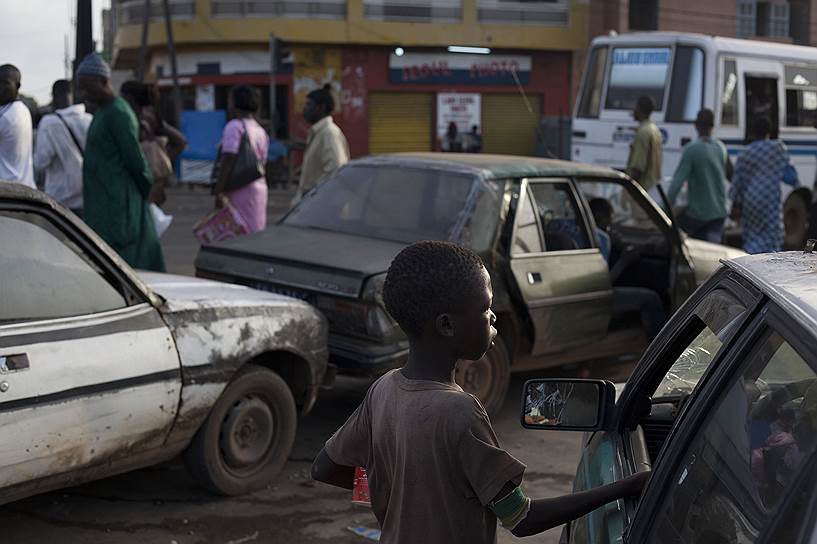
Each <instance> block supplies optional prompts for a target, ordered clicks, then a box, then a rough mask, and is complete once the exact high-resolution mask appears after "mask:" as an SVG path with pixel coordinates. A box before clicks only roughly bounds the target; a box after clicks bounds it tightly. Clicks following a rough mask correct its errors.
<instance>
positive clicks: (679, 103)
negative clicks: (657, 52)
mask: <svg viewBox="0 0 817 544" xmlns="http://www.w3.org/2000/svg"><path fill="white" fill-rule="evenodd" d="M703 94H704V52H703V51H701V50H700V49H698V48H697V47H686V46H679V47H677V48H676V49H675V62H674V63H673V65H672V83H671V84H670V91H669V102H668V103H667V113H666V115H665V116H664V119H665V120H666V121H674V122H676V123H685V122H690V123H691V122H692V121H694V120H695V117H696V116H697V115H698V111H700V109H701V105H702V104H703Z"/></svg>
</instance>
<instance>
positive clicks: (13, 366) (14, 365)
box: [0, 353, 29, 392]
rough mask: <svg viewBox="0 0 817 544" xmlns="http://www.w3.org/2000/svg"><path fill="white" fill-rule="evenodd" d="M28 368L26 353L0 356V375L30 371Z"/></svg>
mask: <svg viewBox="0 0 817 544" xmlns="http://www.w3.org/2000/svg"><path fill="white" fill-rule="evenodd" d="M28 368H29V364H28V355H26V354H25V353H18V354H16V355H0V374H12V373H14V372H20V371H21V370H28ZM3 392H5V391H3Z"/></svg>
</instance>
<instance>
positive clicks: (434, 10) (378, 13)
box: [363, 0, 462, 23]
mask: <svg viewBox="0 0 817 544" xmlns="http://www.w3.org/2000/svg"><path fill="white" fill-rule="evenodd" d="M363 9H364V15H365V17H366V18H367V19H371V20H376V21H414V22H435V23H443V22H446V23H447V22H459V21H461V20H462V1H461V0H425V1H422V0H417V1H411V0H365V1H364V7H363Z"/></svg>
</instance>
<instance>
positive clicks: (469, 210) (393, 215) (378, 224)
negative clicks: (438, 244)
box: [283, 164, 502, 250]
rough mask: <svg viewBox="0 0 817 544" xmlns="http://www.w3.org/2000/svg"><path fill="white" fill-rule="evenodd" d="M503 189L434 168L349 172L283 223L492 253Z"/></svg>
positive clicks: (336, 176)
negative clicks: (461, 245) (456, 245)
mask: <svg viewBox="0 0 817 544" xmlns="http://www.w3.org/2000/svg"><path fill="white" fill-rule="evenodd" d="M501 186H502V184H501V183H500V182H495V181H486V180H484V179H481V178H478V177H475V176H473V175H469V174H459V173H452V172H447V171H444V170H437V169H432V168H427V169H426V168H412V167H403V166H400V165H391V164H388V165H378V166H371V165H368V166H364V165H361V166H349V167H346V168H342V169H340V170H338V171H337V172H336V173H335V174H333V175H332V176H331V177H330V178H329V179H327V180H326V181H325V182H323V183H321V185H320V186H319V187H318V188H317V189H316V190H315V191H314V192H313V193H311V194H309V195H308V196H306V197H305V198H304V199H303V200H302V201H301V203H300V204H299V205H298V206H297V207H296V208H295V209H294V210H292V212H290V214H289V215H287V217H286V218H285V219H284V221H283V223H284V224H286V225H292V226H297V227H303V228H315V229H321V230H330V231H334V232H342V233H347V234H353V235H357V236H365V237H369V238H380V239H384V240H394V241H398V242H407V243H410V242H415V241H417V240H429V239H430V240H449V241H452V242H458V243H468V244H469V245H470V246H471V247H473V248H474V249H478V250H480V249H487V248H489V247H490V245H491V243H492V242H493V237H494V234H495V231H496V226H497V224H498V222H499V207H500V202H501ZM477 211H479V215H477Z"/></svg>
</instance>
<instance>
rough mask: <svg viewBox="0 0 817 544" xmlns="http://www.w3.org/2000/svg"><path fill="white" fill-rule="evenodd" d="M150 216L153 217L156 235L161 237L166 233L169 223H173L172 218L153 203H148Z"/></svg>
mask: <svg viewBox="0 0 817 544" xmlns="http://www.w3.org/2000/svg"><path fill="white" fill-rule="evenodd" d="M150 215H152V216H153V226H154V227H156V235H157V236H159V237H161V236H162V234H164V233H165V231H167V228H168V227H169V226H170V223H172V222H173V216H172V215H170V214H166V213H165V212H164V210H162V208H160V207H159V206H157V205H156V204H154V203H152V202H151V203H150Z"/></svg>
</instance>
